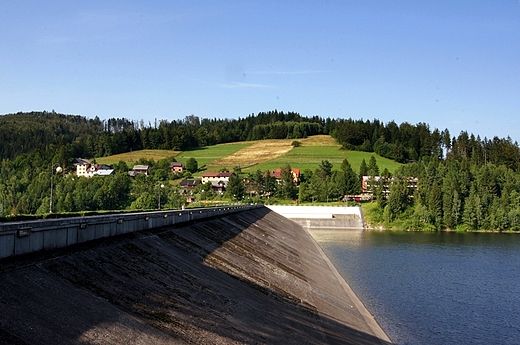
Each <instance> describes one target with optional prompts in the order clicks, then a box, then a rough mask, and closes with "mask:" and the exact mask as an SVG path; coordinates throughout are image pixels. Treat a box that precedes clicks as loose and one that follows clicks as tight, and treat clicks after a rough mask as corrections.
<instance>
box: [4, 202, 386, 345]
mask: <svg viewBox="0 0 520 345" xmlns="http://www.w3.org/2000/svg"><path fill="white" fill-rule="evenodd" d="M0 308H1V310H2V312H1V313H0V344H20V345H28V344H30V345H33V344H34V345H36V344H38V345H39V344H125V345H129V344H284V345H285V344H298V345H303V344H390V340H389V339H388V337H387V336H386V334H385V333H384V332H383V331H382V330H381V328H380V327H379V326H378V324H377V322H376V321H375V320H374V319H373V318H372V316H371V315H370V314H369V313H368V311H367V310H366V309H365V307H364V306H363V304H362V303H361V302H360V301H359V299H358V298H357V297H356V295H355V294H354V293H353V292H352V290H351V289H350V287H349V286H348V284H346V282H345V281H344V280H343V278H341V276H340V275H339V274H338V272H337V271H336V269H335V268H334V266H333V265H332V264H331V263H330V261H329V260H328V258H327V257H326V256H325V255H324V253H323V252H322V251H321V248H320V247H319V246H318V244H317V243H316V242H315V241H314V239H313V238H312V237H311V236H310V235H309V233H307V231H305V230H304V229H303V228H302V227H301V226H300V225H298V224H296V223H294V222H292V221H290V220H288V219H286V218H284V217H282V216H280V215H279V214H277V213H275V212H273V211H271V210H269V209H267V208H265V207H261V208H257V209H254V210H251V211H244V212H238V213H235V214H231V215H227V216H223V217H218V218H212V219H207V220H201V221H197V222H191V223H186V224H180V225H177V226H169V227H164V228H158V229H154V230H146V231H141V232H136V233H131V234H125V235H120V236H115V237H110V238H105V239H102V240H95V241H91V242H87V243H83V244H80V245H74V246H72V247H68V248H61V249H55V250H50V251H43V252H37V253H32V254H27V255H22V256H15V257H10V258H5V259H2V260H0Z"/></svg>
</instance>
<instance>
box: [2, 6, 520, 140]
mask: <svg viewBox="0 0 520 345" xmlns="http://www.w3.org/2000/svg"><path fill="white" fill-rule="evenodd" d="M53 109H54V110H55V111H56V112H59V113H65V114H78V115H83V116H86V117H88V118H93V117H95V116H99V117H100V118H101V119H108V118H111V117H125V118H128V119H133V120H141V119H143V120H144V121H145V123H148V122H150V123H153V122H154V119H158V120H159V119H166V120H169V121H171V120H174V119H183V118H184V117H185V116H187V115H191V114H194V115H196V116H199V117H203V118H238V117H245V116H247V115H249V114H252V113H258V112H261V111H270V110H274V109H278V110H283V111H295V112H298V113H300V114H301V115H303V116H314V115H318V116H321V117H324V118H326V117H331V118H353V119H364V120H366V119H369V120H372V119H375V118H377V119H379V120H381V121H383V122H384V123H387V122H389V121H392V120H394V121H396V122H397V123H398V124H399V123H401V122H409V123H411V124H417V123H419V122H424V123H428V124H430V128H431V129H432V130H433V129H434V128H438V129H440V130H443V129H445V128H448V129H449V131H450V133H451V135H452V136H454V135H458V134H459V133H460V131H462V130H466V131H468V132H469V133H473V134H475V135H480V136H481V138H484V137H487V138H492V137H493V136H499V137H501V138H502V137H507V136H510V137H511V138H512V139H513V140H517V141H519V142H520V1H519V0H500V1H491V0H490V1H482V0H471V1H463V0H461V1H457V0H450V1H444V0H439V1H421V0H411V1H407V0H399V1H397V0H396V1H390V0H362V1H348V0H338V1H326V0H323V1H310V0H309V1H306V0H303V1H302V0H298V1H296V0H294V1H293V0H285V1H281V0H280V1H272V0H259V1H249V0H240V1H238V0H237V1H226V0H222V1H216V0H212V1H209V0H208V1H196V0H194V1H130V0H125V1H110V0H102V1H74V0H64V1H47V0H45V1H44V0H42V1H31V0H24V1H17V0H10V1H7V0H0V114H6V113H16V112H19V111H32V110H47V111H51V110H53Z"/></svg>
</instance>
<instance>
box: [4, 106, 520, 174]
mask: <svg viewBox="0 0 520 345" xmlns="http://www.w3.org/2000/svg"><path fill="white" fill-rule="evenodd" d="M316 134H330V135H331V136H333V137H334V138H336V139H337V140H338V142H339V143H340V144H342V145H343V147H344V148H346V149H350V150H360V151H367V152H375V153H377V154H379V155H381V156H383V157H386V158H390V159H394V160H396V161H398V162H401V163H407V162H411V161H428V160H429V159H430V158H432V157H434V158H436V159H441V160H442V159H448V160H464V159H467V160H471V161H472V162H473V163H475V164H480V163H484V162H486V163H493V164H496V165H505V166H507V167H508V168H510V169H512V170H514V171H517V170H518V167H519V162H520V150H519V146H518V144H517V143H516V142H512V140H511V139H510V138H498V137H494V138H493V139H487V138H484V139H481V138H480V137H475V136H474V135H472V134H468V133H467V132H461V133H459V134H458V135H457V136H451V135H450V133H449V131H448V130H447V129H445V130H442V131H439V130H438V129H430V127H429V125H428V124H425V123H418V124H415V125H413V124H409V123H406V122H405V123H401V124H397V123H395V122H394V121H391V122H388V123H386V124H384V123H382V122H381V121H379V120H377V119H375V120H372V121H370V120H362V119H360V120H354V119H331V118H322V117H319V116H313V117H303V116H301V115H300V114H298V113H296V112H283V111H278V110H274V111H269V112H260V113H258V114H256V115H255V114H250V115H248V116H246V117H244V118H238V119H206V118H199V117H197V116H194V115H190V116H186V117H185V118H184V119H182V120H172V121H167V120H160V121H154V123H153V124H152V123H144V121H142V120H141V121H131V120H128V119H124V118H122V119H119V118H111V119H107V120H100V119H99V118H97V117H96V118H94V119H87V118H85V117H83V116H79V115H63V114H58V113H55V112H54V111H52V112H46V111H43V112H30V113H17V114H7V115H3V116H0V159H2V158H9V159H15V158H16V157H17V156H19V155H21V154H24V153H25V154H29V153H33V152H38V153H39V154H40V155H41V156H43V157H42V158H43V159H44V160H45V161H51V160H54V161H66V160H68V159H71V158H72V157H85V158H92V157H100V156H107V155H112V154H117V153H123V152H129V151H131V150H133V151H135V150H140V149H169V150H184V149H186V148H193V147H202V146H208V145H215V144H220V143H228V142H236V141H245V140H261V139H297V138H304V137H307V136H310V135H316ZM56 155H58V157H56Z"/></svg>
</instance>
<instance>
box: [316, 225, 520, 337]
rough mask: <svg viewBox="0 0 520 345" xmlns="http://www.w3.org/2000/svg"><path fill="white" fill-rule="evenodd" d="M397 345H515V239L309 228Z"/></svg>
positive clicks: (518, 242)
mask: <svg viewBox="0 0 520 345" xmlns="http://www.w3.org/2000/svg"><path fill="white" fill-rule="evenodd" d="M311 233H312V235H313V236H314V238H315V239H316V241H317V242H318V243H319V244H320V246H321V247H322V248H323V250H324V251H325V253H326V254H327V255H328V257H329V259H330V260H331V261H332V263H333V264H334V265H335V266H336V268H337V269H338V271H339V272H340V273H341V274H342V275H343V277H344V278H345V280H346V281H347V283H349V284H350V286H351V287H352V289H353V290H354V291H355V292H356V293H357V295H358V296H359V298H360V299H361V300H362V301H363V302H364V304H365V306H366V307H367V309H368V310H369V311H370V312H371V313H372V314H374V315H375V317H376V319H377V321H378V322H379V324H380V325H381V327H382V328H383V329H384V330H385V332H386V333H387V334H388V336H389V337H390V338H391V339H392V341H393V342H394V343H396V344H406V345H409V344H410V345H411V344H413V345H415V344H420V345H423V344H424V345H429V344H432V345H433V344H435V345H439V344H486V345H488V344H501V345H506V344H511V345H512V344H515V345H517V344H520V235H519V234H489V233H475V234H473V233H467V234H466V233H464V234H460V233H446V232H440V233H422V232H415V233H411V232H393V231H392V232H391V231H383V232H379V231H368V232H363V231H355V230H351V231H338V230H313V231H311Z"/></svg>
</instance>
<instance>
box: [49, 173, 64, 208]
mask: <svg viewBox="0 0 520 345" xmlns="http://www.w3.org/2000/svg"><path fill="white" fill-rule="evenodd" d="M54 166H56V173H57V174H59V173H60V172H62V171H63V169H62V168H61V167H60V165H59V164H58V163H54V164H52V165H51V200H50V201H49V213H52V191H53V189H54Z"/></svg>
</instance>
